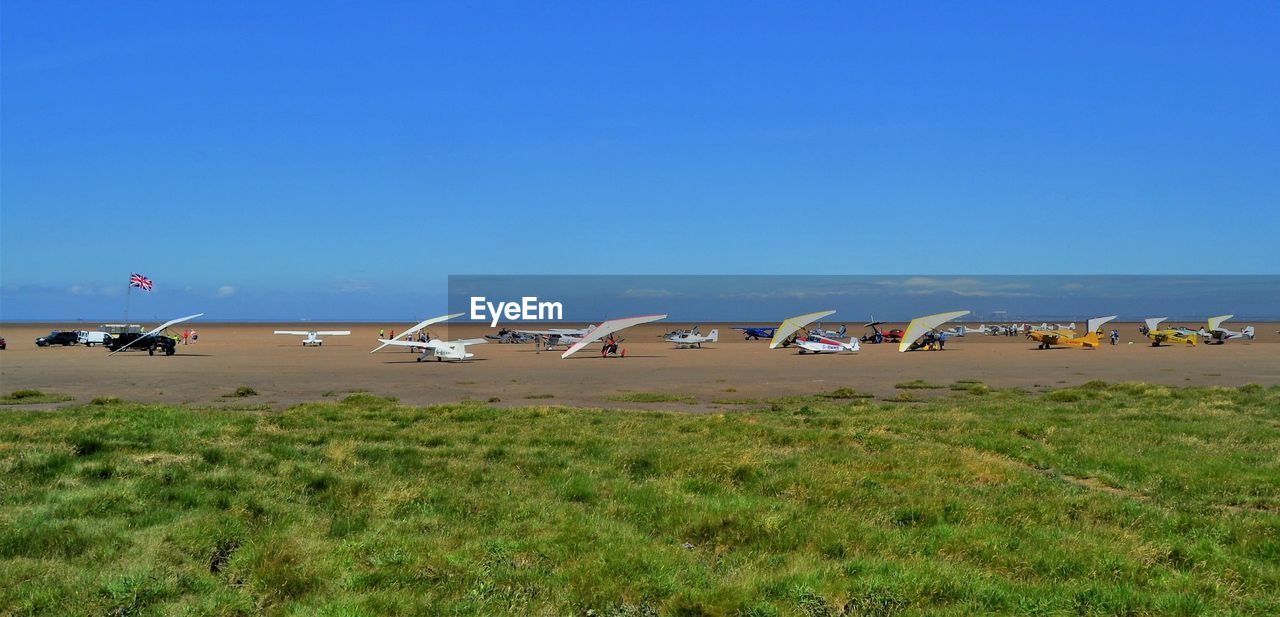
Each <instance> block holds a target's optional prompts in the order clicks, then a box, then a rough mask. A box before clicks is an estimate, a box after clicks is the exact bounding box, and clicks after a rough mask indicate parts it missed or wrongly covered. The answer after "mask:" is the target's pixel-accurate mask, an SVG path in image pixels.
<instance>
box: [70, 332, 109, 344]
mask: <svg viewBox="0 0 1280 617" xmlns="http://www.w3.org/2000/svg"><path fill="white" fill-rule="evenodd" d="M77 334H79V335H80V344H81V345H84V346H85V347H93V346H94V345H106V344H107V341H109V340H111V335H110V334H107V333H106V332H98V331H95V330H81V331H80V332H77Z"/></svg>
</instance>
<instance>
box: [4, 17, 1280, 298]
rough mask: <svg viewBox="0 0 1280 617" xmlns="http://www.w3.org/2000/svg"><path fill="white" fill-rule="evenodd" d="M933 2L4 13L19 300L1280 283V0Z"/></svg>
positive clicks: (9, 233) (8, 282)
mask: <svg viewBox="0 0 1280 617" xmlns="http://www.w3.org/2000/svg"><path fill="white" fill-rule="evenodd" d="M904 4H905V3H898V2H884V3H830V4H822V5H818V6H798V5H795V4H782V3H746V4H744V3H694V4H692V5H690V3H652V2H645V3H606V2H583V3H550V4H546V3H542V4H539V3H534V4H530V3H519V4H515V3H513V4H506V3H482V4H481V3H433V4H427V3H410V2H384V3H375V2H347V3H326V2H314V3H294V4H289V3H181V2H180V3H159V2H147V3H140V2H110V3H51V2H34V1H26V0H10V1H6V2H4V4H3V15H2V20H0V28H2V35H3V36H2V37H0V38H2V40H3V43H2V44H3V50H2V51H3V56H2V58H0V71H2V72H0V76H2V78H3V91H2V96H3V101H2V103H3V108H2V120H3V134H2V140H3V142H2V145H3V153H2V154H3V160H2V178H0V180H2V182H3V185H2V189H0V190H2V191H3V193H2V197H3V204H2V208H3V209H2V218H0V241H2V242H3V247H2V248H0V260H2V263H0V278H2V279H3V280H0V290H2V291H3V296H2V300H3V301H2V302H0V318H10V319H14V318H31V317H34V316H39V315H46V314H47V315H56V316H78V315H92V316H98V315H112V314H117V313H118V311H119V307H120V304H121V300H122V299H121V298H120V297H119V293H120V292H121V291H122V289H123V285H124V283H125V282H126V279H127V276H128V273H129V272H130V271H132V270H136V271H140V272H143V273H145V274H147V275H149V276H151V277H152V278H154V279H155V281H156V284H157V291H156V292H154V293H153V294H152V296H151V297H149V298H145V299H143V300H141V302H149V303H150V304H144V305H143V306H146V307H148V310H154V312H155V313H156V314H157V315H165V316H167V315H168V313H170V312H175V313H179V312H183V311H184V310H186V309H188V308H190V309H194V310H200V309H206V310H211V311H213V312H216V313H219V314H220V315H221V316H222V317H226V318H237V317H295V316H308V315H326V316H346V317H360V316H369V317H377V316H382V315H396V316H401V315H408V316H416V315H418V314H419V313H420V312H421V311H420V310H419V308H418V307H420V306H422V305H423V304H427V303H430V302H435V301H437V300H439V299H440V298H442V297H443V295H444V289H443V287H444V284H445V276H446V275H448V274H457V273H762V274H777V273H793V272H804V273H874V274H902V273H934V274H960V273H966V274H988V273H1012V274H1023V273H1139V274H1143V273H1196V274H1211V273H1242V274H1255V273H1276V272H1277V264H1278V263H1280V249H1277V248H1276V247H1277V245H1278V244H1280V242H1278V241H1277V238H1278V237H1280V213H1278V212H1277V210H1278V209H1280V208H1278V206H1280V4H1277V3H1275V2H1244V3H1233V4H1231V5H1222V6H1212V5H1206V4H1203V3H1169V2H1150V3H1114V2H1096V3H1092V2H1084V3H1019V2H1004V3H956V4H954V5H939V4H938V3H919V4H918V5H916V6H914V7H908V6H903V5H904ZM113 294H114V295H113ZM139 301H140V300H139V299H138V298H136V297H135V302H139ZM318 306H319V307H322V308H323V310H321V308H317V307H318ZM99 307H107V308H105V309H104V310H99ZM138 310H143V309H138Z"/></svg>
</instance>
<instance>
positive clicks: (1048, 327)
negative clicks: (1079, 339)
mask: <svg viewBox="0 0 1280 617" xmlns="http://www.w3.org/2000/svg"><path fill="white" fill-rule="evenodd" d="M1030 328H1031V329H1032V330H1075V329H1076V322H1074V321H1073V322H1071V323H1069V324H1067V325H1065V326H1064V325H1062V324H1060V323H1056V324H1053V325H1052V326H1051V325H1049V324H1047V323H1042V324H1040V325H1038V326H1030Z"/></svg>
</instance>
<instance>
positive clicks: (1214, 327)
mask: <svg viewBox="0 0 1280 617" xmlns="http://www.w3.org/2000/svg"><path fill="white" fill-rule="evenodd" d="M1232 317H1235V315H1219V316H1217V317H1210V318H1209V320H1208V323H1206V324H1205V326H1204V327H1202V328H1200V330H1199V331H1198V332H1196V334H1199V335H1200V336H1201V337H1203V338H1205V339H1207V340H1206V341H1205V344H1206V345H1221V344H1223V343H1226V342H1227V341H1229V340H1231V339H1233V338H1238V339H1245V340H1253V326H1245V327H1244V328H1243V329H1241V330H1240V331H1239V332H1235V331H1233V330H1228V329H1227V328H1224V327H1222V322H1224V321H1226V320H1228V319H1231V318H1232Z"/></svg>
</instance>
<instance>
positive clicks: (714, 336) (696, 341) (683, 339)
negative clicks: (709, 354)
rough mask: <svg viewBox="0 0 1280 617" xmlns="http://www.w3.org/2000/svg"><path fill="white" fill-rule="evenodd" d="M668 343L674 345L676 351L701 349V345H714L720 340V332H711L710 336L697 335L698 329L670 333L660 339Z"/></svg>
mask: <svg viewBox="0 0 1280 617" xmlns="http://www.w3.org/2000/svg"><path fill="white" fill-rule="evenodd" d="M662 339H663V340H665V341H667V342H668V343H675V345H676V349H690V348H694V347H696V348H699V349H701V348H702V344H703V343H715V342H718V341H719V340H720V330H712V331H711V334H708V335H706V336H703V335H701V334H699V333H698V328H697V327H694V328H693V329H692V330H687V331H683V332H680V331H677V332H672V333H671V334H668V335H666V336H663V337H662Z"/></svg>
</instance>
